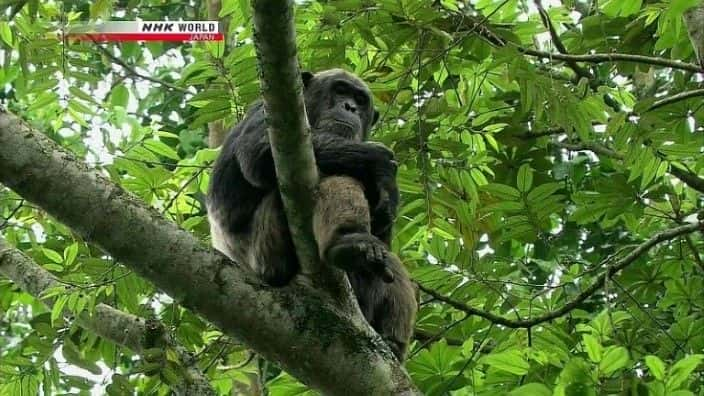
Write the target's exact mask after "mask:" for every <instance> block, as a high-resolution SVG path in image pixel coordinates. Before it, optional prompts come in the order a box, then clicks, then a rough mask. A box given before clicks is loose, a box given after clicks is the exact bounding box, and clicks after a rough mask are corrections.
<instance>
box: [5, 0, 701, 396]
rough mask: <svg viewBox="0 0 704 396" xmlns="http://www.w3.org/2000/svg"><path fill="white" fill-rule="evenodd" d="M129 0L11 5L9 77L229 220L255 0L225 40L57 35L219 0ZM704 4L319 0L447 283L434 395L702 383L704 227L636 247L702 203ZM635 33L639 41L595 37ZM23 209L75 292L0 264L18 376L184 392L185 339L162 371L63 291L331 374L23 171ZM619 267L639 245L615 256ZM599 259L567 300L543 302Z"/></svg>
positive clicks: (156, 184) (112, 170)
mask: <svg viewBox="0 0 704 396" xmlns="http://www.w3.org/2000/svg"><path fill="white" fill-rule="evenodd" d="M125 4H128V5H125ZM125 4H123V2H111V1H103V0H98V1H95V2H87V1H82V0H76V1H68V2H63V3H59V2H38V1H36V0H34V1H29V2H14V3H10V5H8V6H5V7H6V8H7V10H8V11H7V12H3V15H5V18H7V16H11V19H5V20H4V21H0V58H2V62H3V66H2V68H0V86H2V87H4V89H3V90H2V91H0V100H2V104H4V105H5V106H8V107H9V108H10V109H11V110H12V111H14V112H15V113H17V114H20V115H22V117H23V118H25V119H26V120H28V121H29V122H30V123H31V124H33V125H34V126H36V127H37V128H39V129H41V130H43V131H45V133H46V134H47V135H48V136H50V137H51V138H52V139H53V140H55V141H56V142H58V143H59V144H61V145H63V146H65V147H67V148H69V149H70V150H72V151H73V152H75V153H77V154H78V155H81V156H82V157H84V158H85V160H86V161H87V162H88V163H89V164H91V165H92V166H94V167H96V168H98V169H101V170H102V171H104V172H105V174H107V175H109V176H110V178H111V179H112V180H113V181H115V182H117V183H119V184H121V185H122V186H123V187H124V188H125V189H127V190H128V191H130V192H132V193H133V194H135V195H137V196H138V197H139V198H141V199H143V200H144V201H146V202H147V203H149V204H150V205H152V206H154V207H155V208H157V209H158V210H159V211H161V212H163V213H165V214H167V215H168V216H169V217H171V218H172V219H173V220H174V221H176V222H177V223H178V224H180V225H181V227H183V228H184V229H186V230H189V231H191V232H192V233H194V234H195V235H197V236H198V237H200V238H202V239H203V241H204V242H207V241H208V239H209V236H208V226H207V220H206V215H205V207H204V194H205V191H206V187H207V185H208V175H209V172H210V166H211V164H212V161H213V159H214V158H215V156H216V154H217V150H215V149H211V148H208V147H207V131H208V129H207V124H208V123H210V122H213V121H218V120H223V121H224V122H225V123H226V124H228V125H231V124H234V123H235V122H236V121H237V120H239V119H241V118H242V117H243V114H244V111H245V110H246V108H247V106H248V105H249V104H250V103H251V102H252V101H254V100H255V99H256V98H257V96H258V89H259V86H258V78H257V71H256V59H255V54H254V48H253V45H252V41H251V38H252V27H251V14H250V9H249V4H248V2H246V1H237V0H226V1H223V2H222V9H221V11H220V16H221V17H222V18H224V19H227V20H228V21H229V34H228V40H227V43H226V45H225V44H223V43H208V44H181V43H144V44H137V43H110V44H94V43H86V42H71V41H65V42H61V41H58V40H56V39H55V37H54V35H53V32H55V31H56V30H58V29H59V27H60V23H61V21H62V20H64V21H68V23H73V22H76V21H82V20H87V19H96V18H101V17H109V18H110V19H115V20H134V19H135V18H137V17H139V18H141V19H143V20H162V19H165V18H167V17H168V18H170V19H175V18H183V19H187V20H205V19H207V17H206V15H207V11H206V8H207V7H206V6H207V5H206V4H205V3H202V2H199V1H195V2H173V3H169V2H161V1H155V0H135V1H131V2H126V3H125ZM696 4H697V1H696V0H660V1H658V0H648V1H641V0H608V1H603V2H584V1H580V0H565V1H563V2H561V3H560V2H556V1H551V2H550V5H551V6H550V7H547V2H546V4H545V5H544V7H547V8H546V9H543V5H540V3H539V2H535V3H534V2H530V1H517V0H502V1H497V0H478V1H474V2H469V3H465V2H462V1H458V0H442V1H435V2H430V1H421V0H400V1H399V0H380V1H368V0H339V1H324V0H321V1H306V2H301V3H300V4H299V7H298V8H297V15H296V21H297V31H298V43H299V47H298V49H299V57H300V61H301V64H302V65H303V66H304V67H305V68H307V69H310V70H321V69H325V68H331V67H340V66H342V67H345V68H347V69H348V70H350V71H353V72H355V73H357V74H359V75H360V76H362V78H364V79H365V80H366V81H368V82H369V83H370V86H371V89H372V91H373V93H374V97H375V101H376V104H377V106H378V107H379V110H380V113H381V114H382V117H381V120H380V123H379V124H378V126H377V128H376V130H375V132H374V134H373V139H374V140H377V141H381V142H383V143H385V144H387V145H389V146H391V147H392V148H393V149H394V151H395V152H396V156H397V159H398V162H399V164H400V166H399V176H398V182H399V186H400V189H401V193H402V201H403V202H402V206H401V208H400V211H399V219H398V221H397V223H396V225H395V238H394V241H393V248H394V250H395V251H397V252H399V253H400V255H401V257H402V258H403V259H404V262H405V263H406V265H407V266H408V268H409V269H410V271H411V272H412V276H413V278H414V279H415V280H416V281H417V282H418V283H419V284H420V285H421V286H422V287H423V288H425V289H428V290H429V291H431V292H433V294H434V295H433V294H429V293H422V296H421V297H422V298H421V299H422V302H421V304H422V307H421V310H420V313H419V317H418V322H417V340H416V342H415V344H414V345H413V347H412V348H411V350H412V352H411V354H410V357H409V359H408V362H407V364H406V367H407V369H408V371H409V373H410V374H411V376H412V377H413V379H414V381H415V382H416V383H417V385H418V386H419V387H420V388H421V389H422V391H423V392H424V393H426V394H428V395H443V394H454V395H470V394H472V395H474V394H481V395H489V394H511V395H526V394H530V395H550V394H554V395H596V394H629V393H630V394H639V395H645V394H650V395H691V394H701V393H702V392H704V377H703V376H702V367H704V366H702V361H703V360H704V355H702V352H703V351H704V333H702V332H701V328H702V326H704V314H703V310H704V294H703V293H704V287H703V286H704V262H703V260H704V239H703V238H702V235H701V233H691V234H684V233H683V234H679V235H675V236H673V237H671V238H666V239H665V240H662V241H659V242H662V243H659V244H657V246H655V247H654V248H652V249H650V250H648V249H645V250H647V251H644V252H641V253H642V254H639V255H638V256H637V257H635V258H634V259H633V260H632V262H629V263H628V264H627V265H625V266H623V267H621V266H619V263H622V262H623V260H624V259H625V258H626V257H627V256H628V255H629V254H631V252H633V251H634V249H636V247H637V246H639V245H640V244H642V243H644V241H646V240H647V239H648V238H650V237H652V236H654V235H656V234H658V233H660V232H663V231H665V230H669V229H673V228H675V227H677V226H680V225H683V224H689V223H692V222H696V221H697V215H698V214H700V216H701V213H702V207H703V206H704V199H703V198H702V194H704V187H702V185H703V184H704V182H700V184H699V185H698V186H699V187H697V184H696V180H700V181H701V180H702V177H704V155H702V153H703V152H704V101H703V100H702V97H704V92H701V91H702V88H704V87H703V85H702V81H704V78H703V76H704V74H703V73H701V70H700V73H696V72H695V71H696V70H697V66H696V65H694V64H692V63H690V62H696V60H695V57H694V53H693V50H692V45H691V43H690V41H689V39H688V36H687V32H686V29H684V27H683V24H682V13H683V12H684V11H686V10H687V9H688V8H690V7H692V6H694V5H696ZM549 26H553V27H554V30H555V32H554V33H553V34H551V33H550V29H549V28H548V27H549ZM560 52H566V53H567V54H570V55H585V56H586V58H579V59H578V60H579V61H578V62H576V61H575V60H577V59H575V60H571V59H572V58H569V56H568V57H566V58H565V57H563V58H560V57H559V56H557V55H556V54H559V53H560ZM613 53H616V54H630V55H639V56H641V57H640V58H633V59H631V60H635V61H624V59H619V60H618V61H608V59H605V58H603V57H601V58H600V57H598V56H593V57H592V58H590V56H591V55H590V54H613ZM683 65H684V66H683ZM685 92H693V94H691V96H689V97H685V98H680V97H678V96H676V95H678V94H681V93H685ZM698 175H700V176H698ZM688 177H691V178H694V180H695V182H694V183H692V182H691V180H692V179H689V180H690V181H688V180H687V179H688ZM698 177H699V179H697V178H698ZM0 230H1V232H2V234H3V236H4V237H5V238H6V239H7V240H9V241H10V242H12V243H13V244H15V245H16V246H17V247H18V248H20V249H21V250H22V251H24V252H25V253H27V254H28V255H30V256H31V257H32V258H33V259H34V260H35V261H36V262H37V263H39V264H41V265H42V266H43V267H44V268H45V269H47V270H49V271H51V273H52V274H54V275H55V276H56V277H57V278H58V279H60V281H61V282H62V283H63V284H64V286H65V287H64V288H63V289H62V290H54V291H53V292H54V294H55V295H56V296H57V297H56V302H55V304H54V307H53V309H52V308H51V307H49V308H47V307H44V306H43V305H42V304H41V303H40V302H39V301H38V300H37V299H35V298H33V297H31V296H29V295H28V294H26V293H24V292H22V291H20V290H18V289H17V288H16V287H14V286H13V284H12V283H11V282H9V281H5V280H0V313H2V315H1V316H0V318H1V319H0V374H1V375H0V394H10V395H20V394H37V392H38V389H39V388H42V389H43V391H44V394H54V393H64V392H68V391H69V390H71V389H73V390H75V389H80V390H82V392H87V391H88V390H89V389H91V388H96V389H106V391H107V392H108V393H109V394H125V393H132V392H135V391H139V392H140V393H156V394H166V393H167V392H168V389H169V386H170V385H173V384H174V382H177V380H178V379H177V378H175V377H178V375H176V374H174V373H178V370H177V368H178V367H177V366H178V362H177V360H176V359H173V356H170V355H169V354H167V357H166V359H167V363H163V364H159V365H157V367H156V368H154V367H151V369H150V367H146V366H147V365H148V364H149V363H145V362H144V361H142V360H140V359H138V358H137V357H136V356H134V355H133V353H132V352H130V351H129V350H126V349H124V348H121V347H118V346H116V345H115V344H113V343H112V342H110V341H107V340H104V339H102V338H100V337H98V336H97V335H96V334H94V333H91V332H90V331H88V330H84V329H82V328H80V327H78V326H77V325H76V324H75V323H68V322H64V321H63V320H62V319H61V315H60V314H61V312H62V309H64V308H67V309H69V310H70V311H72V312H73V313H74V314H76V315H78V314H80V313H81V312H83V311H85V310H90V309H92V307H93V306H95V305H96V304H97V303H99V302H104V303H108V304H110V305H112V306H114V307H117V308H119V309H121V310H123V311H126V312H130V313H133V314H136V315H139V316H142V317H145V318H155V319H158V320H160V321H161V322H163V323H164V324H165V325H166V326H167V328H168V329H169V330H171V331H172V332H173V334H174V336H175V338H176V340H177V341H178V342H179V343H180V344H181V345H182V346H184V347H185V348H186V349H187V350H189V351H191V352H193V353H194V356H195V357H196V359H197V361H198V365H199V367H200V368H201V369H202V370H204V371H205V372H206V374H207V375H208V376H209V378H210V379H211V380H212V383H213V385H214V386H215V388H216V389H217V390H218V392H220V393H222V394H226V393H228V392H230V391H231V390H232V388H233V386H234V387H237V389H242V387H250V388H252V387H255V385H256V384H258V382H264V383H265V385H266V387H267V388H268V390H269V392H270V394H272V395H294V394H303V393H306V392H309V391H307V389H306V388H305V387H304V386H302V385H301V384H299V383H297V382H296V381H295V380H294V379H292V378H291V377H289V376H287V375H285V374H284V373H281V372H280V371H279V370H278V369H277V368H276V367H274V366H273V365H271V364H268V363H266V362H263V361H261V360H260V359H252V358H250V357H249V354H248V352H247V351H246V348H245V347H244V346H243V345H240V344H239V343H237V341H236V340H229V339H227V338H226V337H223V336H222V335H221V333H220V332H219V331H218V330H217V329H216V328H214V327H213V326H212V325H210V324H208V323H206V322H204V321H203V320H202V319H200V318H198V317H197V316H195V315H194V314H192V313H190V312H189V311H187V310H185V309H183V308H182V307H180V306H179V304H178V303H177V302H174V301H173V300H171V299H170V298H169V297H168V296H165V295H163V294H160V293H158V291H157V290H155V289H154V288H153V287H152V286H151V285H150V284H149V283H148V282H146V281H144V280H143V279H141V278H140V277H138V276H136V275H135V274H132V273H131V272H130V271H129V270H127V269H125V268H124V267H123V266H122V265H121V264H120V263H119V262H116V261H115V260H113V259H112V258H111V257H109V256H107V255H106V254H105V253H104V252H103V251H101V250H100V248H98V247H97V246H94V245H92V244H90V243H89V242H87V241H84V240H82V239H80V238H79V237H78V236H76V235H75V234H74V233H72V232H71V230H69V229H67V228H66V227H65V226H63V225H61V224H59V223H57V222H56V221H54V220H53V219H52V218H50V217H48V216H47V215H46V214H45V213H44V212H42V211H41V210H40V209H38V208H36V207H34V206H32V205H31V204H30V203H28V202H26V201H24V200H22V198H21V197H19V196H17V195H16V194H14V193H13V192H11V191H9V190H6V189H5V190H0ZM614 266H617V267H618V268H619V269H620V268H623V269H622V270H621V271H619V272H617V273H615V274H614V276H602V275H604V274H605V273H606V272H607V271H610V268H612V267H614ZM597 281H600V283H599V284H596V286H595V288H594V292H593V293H589V294H588V295H586V296H584V298H583V299H582V300H579V301H577V302H576V303H575V304H573V306H570V307H569V308H570V309H568V310H567V311H566V312H565V313H564V314H562V315H559V316H557V317H556V318H555V319H553V320H549V321H536V322H535V323H530V321H531V320H532V319H534V318H539V317H540V316H541V315H545V314H549V313H550V312H553V311H556V310H559V309H561V308H562V307H565V306H567V305H568V304H570V303H571V302H573V301H575V299H576V298H578V296H579V295H580V293H581V292H583V291H584V290H587V289H588V288H589V287H591V286H592V285H595V282H597ZM453 302H455V304H453ZM467 307H469V308H472V309H473V310H477V311H481V312H482V313H488V314H490V315H477V314H475V312H474V311H472V310H468V309H466V308H467ZM233 308H235V309H236V307H235V306H234V305H233ZM469 313H472V314H471V315H469ZM491 315H494V316H496V317H500V318H504V319H505V320H506V321H508V322H509V324H510V325H507V324H501V323H497V321H496V320H492V319H491ZM515 322H523V324H525V325H520V326H514V325H513V324H514V323H515ZM526 323H527V324H526ZM174 366H176V367H174ZM257 378H258V379H257ZM256 386H258V385H256Z"/></svg>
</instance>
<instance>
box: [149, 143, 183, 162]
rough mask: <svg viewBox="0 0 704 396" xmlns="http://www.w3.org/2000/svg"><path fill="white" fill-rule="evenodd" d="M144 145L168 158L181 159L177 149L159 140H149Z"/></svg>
mask: <svg viewBox="0 0 704 396" xmlns="http://www.w3.org/2000/svg"><path fill="white" fill-rule="evenodd" d="M144 147H146V148H147V149H149V150H150V151H152V152H154V153H156V154H159V155H161V156H163V157H166V158H171V159H175V160H179V159H181V157H179V156H178V154H177V153H176V150H174V149H173V148H171V147H170V146H168V145H167V144H166V143H164V142H161V141H159V140H147V141H145V142H144Z"/></svg>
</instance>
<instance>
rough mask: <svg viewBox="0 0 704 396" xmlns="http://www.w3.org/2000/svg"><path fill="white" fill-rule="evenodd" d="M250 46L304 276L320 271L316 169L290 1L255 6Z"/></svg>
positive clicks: (262, 0) (257, 0)
mask: <svg viewBox="0 0 704 396" xmlns="http://www.w3.org/2000/svg"><path fill="white" fill-rule="evenodd" d="M252 6H253V8H254V32H255V33H254V44H255V48H256V52H257V59H258V60H259V79H260V81H261V91H262V96H263V98H264V108H265V109H266V114H267V123H268V125H269V141H270V142H271V152H272V156H273V157H274V165H275V167H276V178H277V179H278V182H279V189H280V191H281V198H282V199H283V203H284V209H285V211H286V219H287V221H288V225H289V228H290V229H291V236H292V238H293V242H294V246H295V247H296V255H297V256H298V261H299V262H300V263H301V270H302V272H303V273H305V274H317V273H319V272H320V271H321V266H320V260H319V259H318V249H317V247H316V243H315V239H314V238H313V233H312V223H311V219H312V217H313V196H314V195H313V194H314V191H315V188H316V186H317V185H318V168H317V166H316V164H315V157H314V155H313V143H312V141H311V135H310V127H309V125H308V118H307V117H306V111H305V103H304V101H303V84H302V83H301V77H300V70H299V67H298V59H297V58H296V52H297V51H296V31H295V29H296V27H295V25H294V21H293V1H291V0H254V1H252Z"/></svg>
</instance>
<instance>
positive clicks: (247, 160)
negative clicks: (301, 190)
mask: <svg viewBox="0 0 704 396" xmlns="http://www.w3.org/2000/svg"><path fill="white" fill-rule="evenodd" d="M249 121H250V122H247V123H245V124H243V125H242V127H243V128H242V130H240V131H233V133H238V132H239V136H237V137H236V138H235V142H234V151H235V156H236V157H237V162H238V163H239V165H240V168H241V169H242V174H243V175H244V177H245V179H247V181H248V182H249V183H251V184H252V185H254V186H255V187H258V188H262V189H272V188H274V187H275V186H276V174H275V171H274V161H273V159H272V156H271V147H270V145H269V137H268V134H267V133H266V127H265V124H264V122H263V117H262V120H261V122H256V121H257V120H255V119H254V118H252V119H250V120H249ZM313 150H314V152H315V160H316V163H317V165H318V168H319V169H320V171H321V172H322V173H323V174H325V175H345V176H350V177H353V178H355V179H357V180H359V181H360V182H362V183H363V184H364V185H365V187H367V188H368V189H370V190H376V189H377V188H378V187H379V186H377V185H378V184H380V183H381V184H382V185H383V184H386V183H387V181H386V180H387V179H393V178H394V177H395V165H394V164H393V162H392V160H393V153H392V152H391V151H390V150H388V149H387V148H385V147H383V146H381V145H377V144H373V143H367V142H355V141H352V140H348V139H343V138H340V137H337V136H334V135H327V134H324V133H316V134H313ZM376 200H377V199H375V200H374V201H376ZM374 204H376V202H374Z"/></svg>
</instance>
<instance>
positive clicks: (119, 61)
mask: <svg viewBox="0 0 704 396" xmlns="http://www.w3.org/2000/svg"><path fill="white" fill-rule="evenodd" d="M94 43H95V46H96V48H98V50H99V51H100V52H101V53H103V54H104V55H105V56H107V57H108V58H110V60H111V61H113V62H114V63H117V64H118V65H120V66H122V67H123V68H124V69H125V70H127V72H128V73H129V74H130V75H132V76H134V77H137V78H140V79H142V80H147V81H151V82H153V83H157V84H159V85H162V86H164V87H166V88H169V89H172V90H174V91H178V92H182V93H187V92H188V90H187V89H185V88H181V87H179V86H176V85H173V84H171V83H169V82H166V81H163V80H160V79H158V78H156V77H152V76H148V75H146V74H142V73H140V72H138V71H137V70H136V69H135V68H134V67H132V66H130V65H128V64H127V63H126V62H125V61H123V60H122V59H120V58H118V57H116V56H115V55H113V54H112V52H110V51H108V50H107V49H106V48H103V46H102V45H100V44H98V43H97V42H94Z"/></svg>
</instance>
